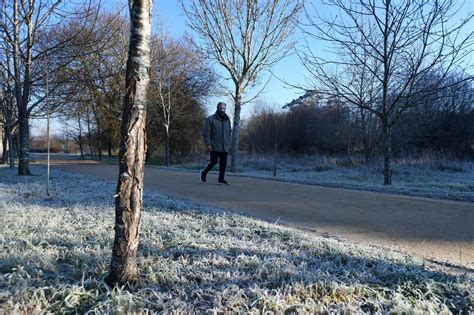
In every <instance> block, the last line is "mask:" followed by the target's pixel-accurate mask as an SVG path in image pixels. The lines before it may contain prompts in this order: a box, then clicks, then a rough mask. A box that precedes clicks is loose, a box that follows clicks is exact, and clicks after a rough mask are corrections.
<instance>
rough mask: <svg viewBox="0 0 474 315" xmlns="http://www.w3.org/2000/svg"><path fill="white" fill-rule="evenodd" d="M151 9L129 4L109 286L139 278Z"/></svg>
mask: <svg viewBox="0 0 474 315" xmlns="http://www.w3.org/2000/svg"><path fill="white" fill-rule="evenodd" d="M152 5H153V1H152V0H141V1H138V0H134V1H130V25H131V29H130V45H129V52H128V60H127V74H126V81H125V86H126V94H125V98H124V106H123V115H122V129H121V141H120V155H119V156H120V162H119V163H120V173H119V178H118V183H117V193H116V195H115V240H114V245H113V252H112V260H111V264H110V274H109V276H108V278H107V282H108V283H109V284H111V285H113V284H125V283H130V282H134V281H136V280H137V278H138V271H137V248H138V240H139V230H140V218H141V210H142V202H143V199H142V196H143V175H144V174H143V173H144V163H145V153H146V138H145V122H146V102H147V95H146V94H147V93H146V92H147V88H148V83H149V69H150V36H151V14H152V13H151V12H152Z"/></svg>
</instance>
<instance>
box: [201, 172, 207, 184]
mask: <svg viewBox="0 0 474 315" xmlns="http://www.w3.org/2000/svg"><path fill="white" fill-rule="evenodd" d="M201 182H203V183H205V182H206V174H204V170H201Z"/></svg>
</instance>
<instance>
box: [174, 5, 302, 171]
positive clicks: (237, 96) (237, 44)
mask: <svg viewBox="0 0 474 315" xmlns="http://www.w3.org/2000/svg"><path fill="white" fill-rule="evenodd" d="M182 7H183V10H184V12H185V14H186V15H187V17H188V25H189V26H190V27H191V28H192V29H193V30H194V31H196V32H197V33H198V34H199V35H200V36H201V37H202V38H203V39H204V43H203V46H202V49H203V51H204V52H205V54H206V55H207V56H208V57H209V58H211V59H213V60H215V61H216V62H217V63H219V64H220V65H221V66H222V67H223V68H224V69H225V71H227V77H228V78H230V79H231V80H232V83H233V88H230V89H229V88H228V87H227V86H226V87H225V88H226V90H227V92H228V93H229V95H231V97H232V98H233V100H234V117H233V125H234V126H233V133H232V146H231V154H232V161H231V170H232V172H237V161H238V150H239V140H240V138H239V136H240V112H241V107H242V105H243V104H245V103H247V102H249V101H251V100H253V99H255V98H256V97H258V95H259V92H257V93H255V96H254V97H252V99H248V100H244V99H243V97H244V96H245V93H246V92H248V91H249V90H251V89H252V88H253V87H254V86H255V85H257V84H258V83H259V80H260V79H261V75H262V72H263V71H265V70H268V69H270V68H271V67H272V66H273V65H274V64H276V63H277V62H279V61H280V60H281V59H282V58H284V57H285V56H286V55H287V54H288V52H289V51H290V49H291V48H292V46H293V42H291V41H290V40H289V39H290V36H291V35H292V33H293V31H294V28H295V24H294V22H295V20H297V19H298V17H299V13H300V12H301V9H302V1H301V0H281V1H280V0H274V1H256V0H248V1H240V0H194V1H193V2H192V3H191V4H190V5H189V7H188V6H187V5H185V4H184V2H182ZM262 90H263V89H262Z"/></svg>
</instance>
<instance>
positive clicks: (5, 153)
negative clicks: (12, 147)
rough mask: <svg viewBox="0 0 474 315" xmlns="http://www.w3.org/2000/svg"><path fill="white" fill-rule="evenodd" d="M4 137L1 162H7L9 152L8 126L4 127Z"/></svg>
mask: <svg viewBox="0 0 474 315" xmlns="http://www.w3.org/2000/svg"><path fill="white" fill-rule="evenodd" d="M3 131H4V133H3V137H2V161H1V162H0V164H7V158H8V152H7V126H5V127H4V128H3Z"/></svg>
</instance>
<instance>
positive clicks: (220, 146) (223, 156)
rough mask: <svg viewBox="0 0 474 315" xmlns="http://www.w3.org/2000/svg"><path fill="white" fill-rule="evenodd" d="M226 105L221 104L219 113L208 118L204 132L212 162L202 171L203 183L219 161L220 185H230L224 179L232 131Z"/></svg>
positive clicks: (218, 109)
mask: <svg viewBox="0 0 474 315" xmlns="http://www.w3.org/2000/svg"><path fill="white" fill-rule="evenodd" d="M225 109H226V104H225V103H223V102H219V104H217V111H216V113H215V114H214V115H211V116H209V117H207V119H206V124H205V125H204V129H203V131H202V136H203V138H204V143H205V144H206V146H207V148H208V149H209V153H210V156H211V161H210V162H209V164H208V165H207V167H206V168H205V169H204V170H202V171H201V181H202V182H203V183H204V182H206V178H207V173H208V172H209V171H210V170H211V169H212V168H213V167H214V165H216V164H217V162H218V161H219V179H218V180H217V183H218V184H222V185H229V183H228V182H227V181H226V180H225V179H224V175H225V168H226V166H227V152H229V148H230V144H231V134H232V130H231V127H230V119H229V116H227V114H226V113H225Z"/></svg>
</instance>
